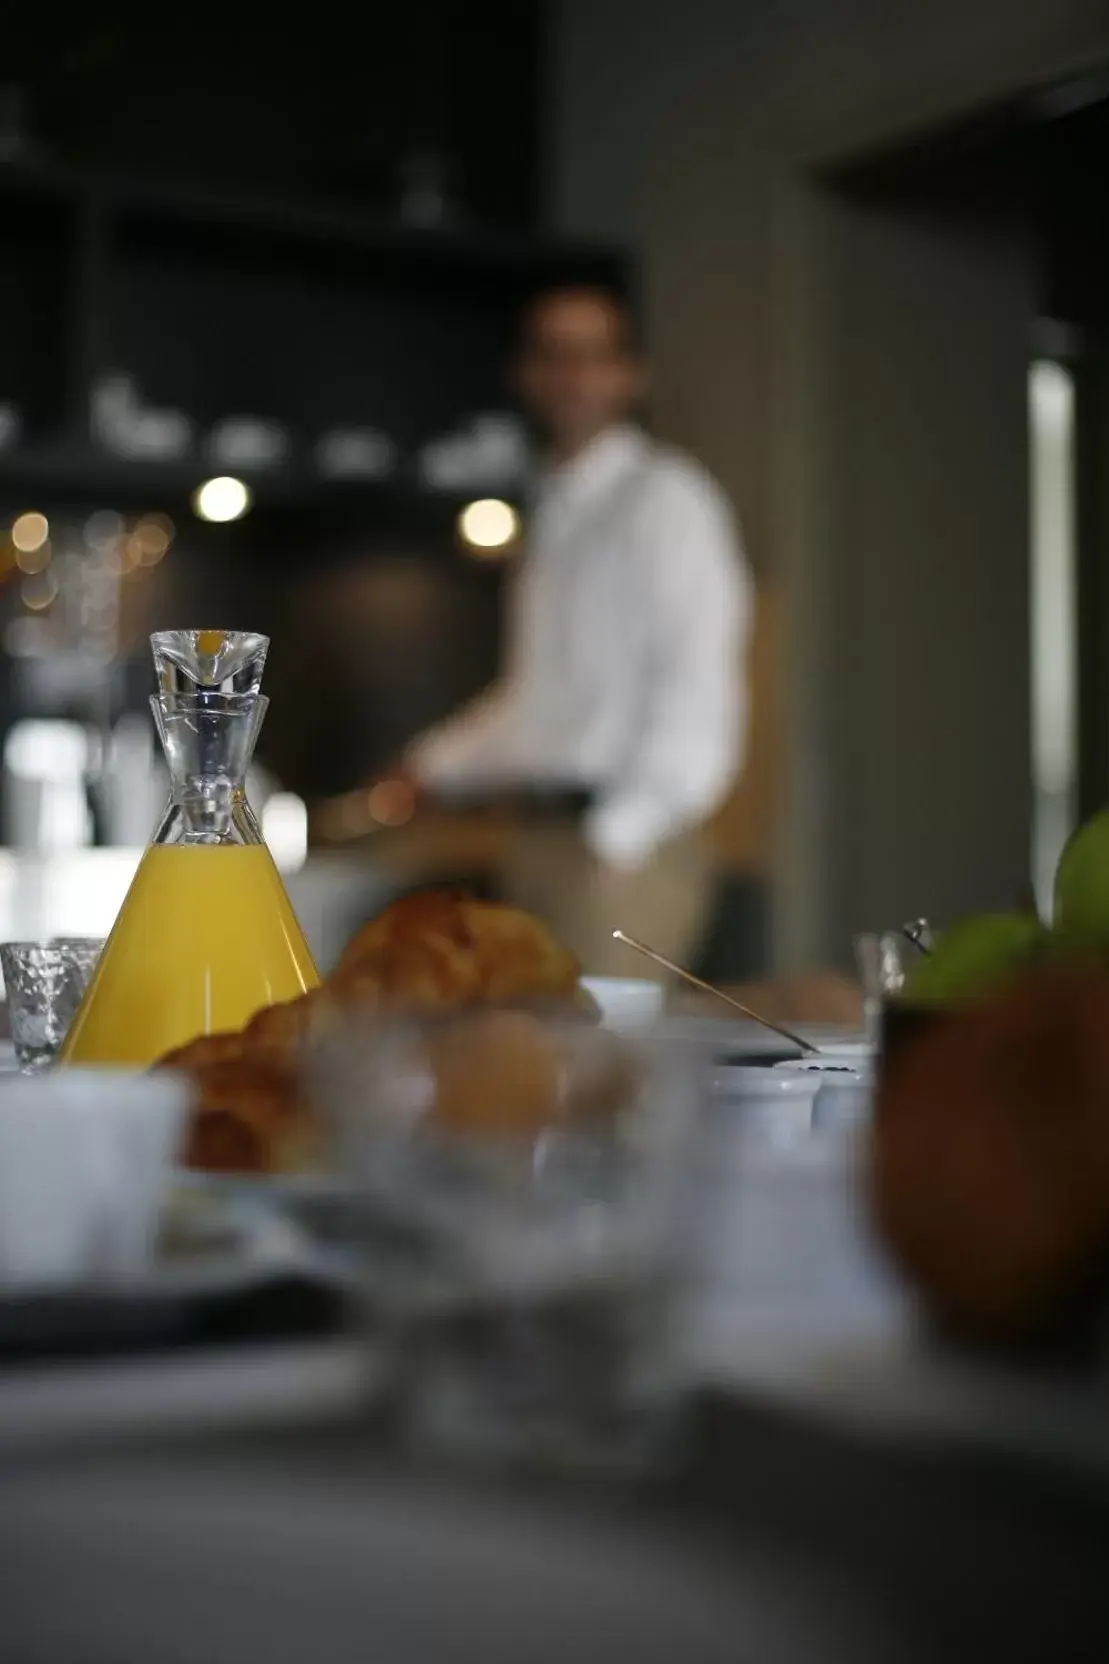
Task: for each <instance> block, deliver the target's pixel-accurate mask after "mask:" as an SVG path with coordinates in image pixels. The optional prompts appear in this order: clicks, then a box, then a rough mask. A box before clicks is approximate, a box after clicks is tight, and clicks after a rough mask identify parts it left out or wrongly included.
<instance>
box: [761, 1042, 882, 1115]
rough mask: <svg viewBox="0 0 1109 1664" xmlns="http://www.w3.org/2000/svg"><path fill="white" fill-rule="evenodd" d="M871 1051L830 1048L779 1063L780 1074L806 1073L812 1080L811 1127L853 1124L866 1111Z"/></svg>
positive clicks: (868, 1095) (867, 1107) (867, 1106)
mask: <svg viewBox="0 0 1109 1664" xmlns="http://www.w3.org/2000/svg"><path fill="white" fill-rule="evenodd" d="M871 1060H872V1053H871V1052H870V1051H869V1049H866V1050H855V1049H851V1050H848V1049H847V1048H843V1049H839V1048H832V1049H829V1050H828V1051H824V1050H822V1051H821V1053H820V1056H819V1057H803V1058H799V1059H798V1060H797V1061H796V1062H790V1063H779V1064H778V1065H777V1066H776V1068H777V1070H779V1071H780V1072H781V1073H783V1074H791V1075H807V1076H809V1077H810V1078H811V1079H813V1080H815V1082H816V1090H815V1092H814V1095H813V1104H812V1125H813V1128H814V1129H815V1130H818V1131H819V1130H823V1129H826V1128H828V1127H853V1126H858V1125H859V1123H860V1122H863V1121H865V1120H866V1119H867V1117H868V1115H869V1114H870V1097H871Z"/></svg>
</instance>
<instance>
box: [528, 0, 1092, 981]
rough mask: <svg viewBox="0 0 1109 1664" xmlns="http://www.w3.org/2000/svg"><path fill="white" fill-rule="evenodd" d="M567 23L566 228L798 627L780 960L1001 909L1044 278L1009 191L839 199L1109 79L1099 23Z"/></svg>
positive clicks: (1039, 19) (796, 6) (1024, 723)
mask: <svg viewBox="0 0 1109 1664" xmlns="http://www.w3.org/2000/svg"><path fill="white" fill-rule="evenodd" d="M555 15H556V17H557V19H558V22H557V26H556V30H555V42H556V71H555V76H554V80H553V83H552V87H553V91H552V97H553V104H552V112H553V116H552V119H553V124H554V133H555V144H554V163H555V165H554V171H553V176H552V181H551V194H550V198H549V201H550V211H551V214H552V218H553V222H554V223H555V224H556V225H557V226H558V227H560V228H561V229H563V230H570V231H573V232H575V233H584V232H587V231H596V230H598V229H599V228H600V227H602V226H603V227H606V228H608V229H609V230H615V231H617V232H618V234H621V235H624V236H626V237H627V238H628V239H629V240H630V241H632V242H633V243H634V244H635V246H636V247H637V249H638V251H639V253H640V255H641V258H642V262H643V283H644V290H645V294H646V299H647V309H648V316H649V320H650V324H651V328H652V331H653V336H654V341H655V348H656V357H657V378H656V389H655V393H656V410H657V413H658V416H659V419H660V422H661V423H662V425H663V426H664V427H666V428H667V429H668V430H669V431H670V432H671V433H673V434H674V435H675V436H676V437H677V438H679V439H680V440H682V441H684V442H685V443H687V444H689V445H690V446H691V447H692V448H694V449H695V450H697V451H698V452H699V454H701V455H702V456H704V457H705V458H706V460H707V461H709V462H710V464H711V465H712V466H713V467H714V468H715V469H716V471H717V472H718V473H719V475H720V476H721V478H722V479H723V480H724V482H725V484H726V485H727V486H728V487H729V489H730V490H731V491H732V492H733V493H734V495H735V497H736V500H737V502H738V503H739V505H740V508H741V511H742V514H743V518H744V523H745V526H746V529H747V536H748V542H749V545H750V549H751V552H752V555H753V558H754V561H755V564H756V567H757V569H758V570H759V571H760V573H761V574H762V576H763V582H764V584H769V585H771V586H772V587H773V589H774V591H775V592H776V597H777V600H778V601H779V603H780V606H781V610H782V614H783V616H784V618H785V619H786V621H787V638H786V640H785V642H784V644H783V652H782V654H781V657H780V660H779V674H780V677H781V687H780V695H781V700H780V702H781V707H782V710H783V713H784V720H785V723H786V728H785V734H784V743H783V745H782V748H781V753H780V768H779V770H778V774H777V779H776V781H775V782H774V783H773V787H772V789H774V790H775V792H776V797H777V828H778V830H777V834H776V838H775V842H774V857H775V866H776V876H777V907H776V915H775V916H776V927H777V932H778V944H777V950H778V955H779V958H780V959H781V960H782V961H783V962H794V961H805V960H811V959H813V958H824V957H835V958H840V959H842V958H845V957H847V956H848V955H849V938H850V934H851V931H852V930H853V929H858V928H861V927H864V926H866V925H870V926H874V925H889V924H890V923H897V922H898V921H899V920H900V919H901V918H902V917H908V916H910V915H912V914H915V913H919V912H928V913H931V915H932V916H933V917H935V918H936V919H937V920H941V921H942V920H943V919H945V918H949V917H952V916H954V915H956V914H957V913H959V912H960V911H963V910H964V909H965V908H966V907H968V906H982V905H991V904H1003V905H1004V904H1007V903H1008V902H1009V901H1011V900H1012V899H1013V896H1014V894H1015V893H1016V892H1018V891H1019V890H1020V888H1021V886H1022V885H1023V884H1024V882H1025V881H1026V878H1027V872H1028V863H1029V844H1030V828H1029V807H1030V790H1029V766H1028V724H1029V712H1028V693H1027V690H1028V629H1027V561H1028V548H1027V500H1026V499H1027V456H1026V392H1025V386H1026V372H1027V366H1028V361H1029V358H1030V355H1031V351H1032V335H1031V328H1032V324H1033V322H1034V319H1035V316H1036V313H1037V311H1038V307H1039V304H1040V297H1039V296H1038V294H1037V292H1036V267H1037V264H1038V262H1037V258H1036V256H1035V255H1034V253H1033V249H1032V246H1031V245H1030V244H1029V242H1028V240H1027V239H1026V237H1025V235H1024V232H1025V229H1026V225H1025V222H1024V221H1023V220H1022V217H1021V214H1020V213H1014V211H1013V206H1012V203H1011V202H1010V200H1009V199H1008V197H1007V195H1006V191H1005V190H1004V189H1003V188H1002V187H1001V185H1000V184H999V185H998V188H997V189H996V190H995V191H993V192H992V194H991V196H990V200H989V202H988V205H987V203H986V202H983V203H981V204H980V205H979V207H978V209H977V210H976V211H975V212H974V213H973V214H971V215H969V216H968V213H967V211H966V207H965V204H963V203H961V202H960V201H959V200H958V198H959V194H960V193H959V191H958V190H955V191H954V193H952V191H951V190H950V189H947V190H946V191H945V189H943V188H939V187H937V190H936V191H935V192H934V193H933V197H932V200H931V201H930V202H928V203H925V202H922V201H920V200H918V186H917V183H916V182H915V181H914V179H913V178H912V177H910V175H911V173H912V170H911V169H908V171H907V172H905V173H904V174H903V177H901V179H900V183H899V184H898V186H897V188H896V189H895V190H894V191H893V192H892V193H891V194H890V195H889V196H888V197H887V199H886V200H885V201H884V202H878V201H875V200H873V199H871V200H870V201H867V202H864V201H862V200H861V199H860V198H859V196H858V195H857V194H855V193H853V192H851V191H850V190H849V189H848V185H847V181H846V179H845V177H844V175H843V172H842V166H843V165H844V164H846V163H847V162H849V161H850V162H853V163H858V164H861V163H863V162H864V161H871V162H873V161H874V160H875V159H877V158H879V157H881V156H886V155H889V154H890V153H891V152H893V151H894V150H896V149H898V148H900V147H903V146H904V144H905V141H906V140H907V139H908V138H909V137H910V136H914V137H915V138H916V139H917V140H923V141H927V142H928V144H929V145H930V146H933V147H938V148H939V149H940V150H942V149H943V144H944V143H945V142H946V140H945V139H944V135H945V134H946V133H947V132H948V131H949V130H950V129H951V128H952V127H959V126H961V125H963V124H964V123H965V122H966V121H967V120H971V121H972V122H973V123H974V124H977V122H978V121H979V120H980V118H981V116H982V115H983V113H986V114H987V115H989V116H992V115H993V113H995V112H996V111H997V110H998V109H999V108H1000V107H1001V106H1004V105H1006V104H1007V103H1008V102H1010V101H1012V100H1014V99H1015V100H1017V101H1018V103H1020V102H1021V101H1022V100H1024V101H1026V102H1024V103H1022V104H1021V108H1022V111H1023V115H1022V118H1021V119H1022V121H1026V122H1031V121H1034V120H1037V119H1039V114H1040V113H1041V112H1039V111H1038V110H1037V105H1036V100H1037V98H1038V94H1039V89H1041V88H1047V87H1051V86H1052V85H1053V84H1054V83H1056V82H1058V81H1061V80H1064V79H1065V78H1067V77H1068V76H1071V75H1074V74H1077V73H1079V72H1080V71H1082V70H1084V69H1086V68H1088V67H1090V66H1092V65H1095V64H1097V63H1100V62H1102V61H1104V59H1105V58H1106V57H1107V56H1109V17H1107V16H1106V13H1105V9H1104V7H1103V6H1102V5H1101V4H1095V3H1093V0H1067V3H1065V4H1062V5H1059V4H1055V3H1050V4H1049V3H1048V0H1043V3H1039V0H1025V3H1024V4H1022V5H1020V6H1012V5H1002V4H998V3H995V0H967V3H960V4H955V3H953V0H944V3H941V4H938V5H933V6H929V7H926V8H913V7H903V6H889V5H884V4H880V3H877V0H840V3H838V4H836V5H834V6H829V5H824V4H818V3H816V0H791V3H789V4H786V3H782V4H776V5H770V6H760V7H747V8H736V7H733V6H730V5H726V4H723V3H716V0H690V4H687V5H683V6H682V7H680V8H678V7H674V6H669V5H665V4H662V3H656V4H650V3H648V4H639V5H635V6H632V5H630V4H609V5H606V6H591V5H588V4H586V3H584V0H561V3H560V4H559V5H558V6H556V8H555ZM617 83H618V84H619V88H620V93H619V96H618V97H617V96H615V95H614V93H613V88H614V86H616V85H617ZM990 125H991V123H990V121H987V123H986V126H987V130H989V129H990ZM941 141H943V142H941ZM975 142H976V143H977V144H978V145H979V151H977V152H976V154H979V153H986V154H994V151H993V149H992V140H991V139H988V138H986V137H982V138H980V139H978V140H976V141H975ZM900 165H901V164H899V166H900ZM964 165H965V164H964ZM837 166H838V168H839V170H840V171H838V172H837V171H836V169H837ZM956 171H957V170H956Z"/></svg>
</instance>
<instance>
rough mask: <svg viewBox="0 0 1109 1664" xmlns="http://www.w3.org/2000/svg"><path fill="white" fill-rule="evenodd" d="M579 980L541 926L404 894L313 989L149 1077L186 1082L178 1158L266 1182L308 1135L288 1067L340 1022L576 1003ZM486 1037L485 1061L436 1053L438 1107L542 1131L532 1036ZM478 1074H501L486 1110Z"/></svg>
mask: <svg viewBox="0 0 1109 1664" xmlns="http://www.w3.org/2000/svg"><path fill="white" fill-rule="evenodd" d="M579 969H580V967H579V965H578V962H577V960H576V959H575V958H574V956H573V955H572V954H570V953H567V952H566V950H565V949H564V948H562V947H560V945H559V944H558V942H557V941H556V940H555V938H554V937H553V936H552V934H551V932H550V931H549V930H548V929H547V927H546V926H545V925H544V924H542V923H541V922H540V920H538V919H535V918H532V917H531V915H530V914H528V913H524V912H522V911H520V910H519V909H518V908H514V907H507V906H503V905H501V904H499V903H495V902H485V901H478V900H475V899H473V898H471V897H468V896H466V895H463V894H460V893H458V892H456V891H452V890H425V891H421V892H418V893H416V894H414V895H410V896H405V897H403V898H402V899H401V900H399V901H396V902H394V903H393V904H392V905H391V906H389V907H387V908H386V909H385V910H384V912H382V913H381V914H379V915H378V917H377V918H375V919H372V920H371V921H370V922H369V923H368V924H366V925H364V926H363V928H362V929H361V930H359V931H358V933H357V934H356V935H355V936H354V938H353V939H352V941H351V942H350V943H349V945H348V947H347V949H346V951H345V952H344V954H343V956H342V958H341V959H340V961H339V964H338V966H337V967H336V969H335V971H334V973H333V974H332V976H331V977H329V978H328V980H327V982H326V983H325V984H324V985H323V986H322V987H321V988H317V989H315V990H313V991H312V992H311V993H308V994H304V995H302V996H301V997H300V998H299V999H296V1000H291V1001H288V1002H286V1003H283V1004H280V1005H272V1006H268V1007H267V1008H266V1009H265V1010H263V1011H259V1012H258V1013H257V1015H256V1016H254V1017H252V1018H251V1020H250V1022H249V1023H248V1024H247V1025H246V1027H245V1028H244V1029H243V1030H242V1032H241V1033H239V1034H213V1035H205V1036H202V1037H200V1038H198V1039H196V1040H194V1041H191V1042H190V1043H189V1045H187V1046H182V1047H179V1048H178V1049H177V1050H176V1051H174V1052H171V1053H170V1054H169V1055H168V1056H166V1057H164V1058H163V1059H162V1060H161V1062H160V1064H159V1065H158V1067H160V1068H172V1069H183V1070H186V1071H188V1072H189V1073H190V1074H192V1075H193V1077H194V1080H195V1083H196V1088H197V1107H196V1110H195V1112H194V1117H193V1124H192V1129H191V1133H190V1137H189V1144H188V1150H187V1160H188V1162H189V1164H190V1165H191V1166H196V1167H202V1168H207V1169H209V1170H214V1171H238V1172H250V1173H265V1172H275V1171H282V1170H285V1169H287V1168H288V1167H290V1166H295V1165H297V1164H303V1163H304V1162H305V1161H306V1160H308V1159H310V1156H311V1153H312V1152H313V1150H314V1148H315V1145H316V1143H317V1142H318V1129H317V1127H316V1124H315V1122H314V1119H313V1117H312V1115H311V1112H310V1109H309V1107H308V1106H307V1105H306V1103H305V1102H304V1100H303V1098H302V1096H301V1094H300V1091H299V1088H298V1079H299V1075H300V1064H301V1061H302V1059H303V1056H304V1054H305V1052H306V1051H309V1050H311V1048H312V1047H314V1046H316V1045H318V1044H319V1043H320V1041H321V1040H323V1039H325V1038H326V1037H327V1035H328V1034H330V1033H332V1032H334V1030H335V1029H336V1028H337V1027H338V1026H340V1025H342V1024H344V1023H346V1022H349V1021H350V1020H351V1017H352V1015H356V1014H359V1013H361V1014H365V1015H370V1014H373V1013H376V1012H397V1013H403V1012H409V1013H415V1014H422V1015H426V1014H428V1013H433V1012H450V1011H455V1010H460V1009H464V1008H466V1007H468V1006H475V1005H477V1006H481V1005H487V1006H497V1005H534V1004H541V1003H558V1004H562V1005H565V1004H570V1003H573V1004H576V1005H579V1006H580V1005H581V1003H582V1000H583V996H582V995H581V993H580V990H579V987H578V973H579ZM586 1003H588V1002H586ZM493 1039H494V1042H495V1043H494V1044H493V1046H492V1051H491V1052H490V1051H489V1050H488V1049H487V1050H486V1051H484V1052H482V1051H481V1050H480V1047H479V1048H478V1049H477V1050H475V1049H474V1047H473V1046H471V1045H470V1044H469V1043H468V1042H464V1041H460V1042H458V1043H457V1045H456V1046H455V1048H454V1049H453V1050H452V1049H451V1047H450V1046H448V1051H447V1054H446V1055H445V1056H444V1070H445V1079H444V1090H443V1094H442V1104H443V1115H444V1116H445V1117H446V1119H447V1120H448V1121H450V1122H451V1123H452V1124H456V1125H458V1126H460V1127H462V1126H471V1125H475V1124H477V1123H478V1122H479V1121H480V1120H481V1118H482V1115H483V1114H484V1116H485V1121H486V1124H487V1123H488V1120H489V1114H490V1110H491V1109H492V1110H493V1111H495V1113H494V1114H493V1120H494V1121H496V1123H497V1124H498V1125H499V1126H501V1127H502V1128H503V1127H504V1126H505V1124H506V1122H507V1121H508V1120H509V1119H511V1117H512V1116H513V1115H517V1116H518V1115H520V1114H522V1115H524V1117H525V1119H531V1120H535V1119H536V1118H538V1119H540V1120H541V1119H542V1118H543V1116H544V1115H546V1114H547V1113H548V1111H549V1108H550V1105H551V1103H552V1102H553V1098H552V1093H554V1091H555V1083H554V1079H553V1075H554V1067H553V1064H552V1062H551V1059H550V1058H549V1057H548V1056H547V1055H546V1053H545V1051H544V1047H543V1041H542V1034H541V1031H540V1030H538V1028H536V1029H535V1030H532V1031H528V1030H525V1029H522V1028H520V1027H519V1025H517V1026H515V1027H513V1026H512V1024H511V1023H510V1024H509V1025H508V1026H507V1027H503V1026H502V1027H501V1028H500V1029H498V1030H496V1031H495V1034H494V1035H493ZM486 1064H496V1065H498V1066H500V1065H503V1070H504V1072H506V1085H505V1089H504V1090H502V1091H501V1092H500V1093H499V1095H498V1096H497V1102H496V1104H492V1105H491V1104H490V1103H489V1101H488V1091H487V1090H486V1083H487V1081H488V1078H489V1070H488V1069H487V1068H486V1067H485V1065H486ZM479 1100H481V1101H484V1102H485V1110H484V1111H483V1110H482V1107H481V1101H479ZM510 1100H511V1101H510Z"/></svg>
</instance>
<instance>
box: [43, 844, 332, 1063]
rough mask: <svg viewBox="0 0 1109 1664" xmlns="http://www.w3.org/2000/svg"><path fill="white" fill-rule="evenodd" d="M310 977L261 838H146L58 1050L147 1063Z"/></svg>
mask: <svg viewBox="0 0 1109 1664" xmlns="http://www.w3.org/2000/svg"><path fill="white" fill-rule="evenodd" d="M318 982H319V976H318V975H317V972H316V967H315V965H314V964H313V961H312V955H311V953H310V952H309V949H308V944H307V942H306V941H305V940H304V935H303V932H302V931H301V928H300V926H299V925H298V924H297V921H296V917H295V915H294V913H293V909H292V906H291V905H290V902H289V898H288V896H287V894H286V892H285V886H284V885H283V884H282V882H281V878H280V875H279V874H278V871H277V868H276V867H275V866H274V864H273V860H272V858H271V856H270V852H269V850H268V849H267V848H266V846H265V845H264V844H253V845H252V844H196V845H192V846H190V845H188V844H169V845H165V846H157V845H156V846H154V847H152V848H151V849H148V850H147V852H146V854H145V855H144V856H143V860H142V865H141V866H140V867H139V870H138V872H137V873H136V874H135V881H134V883H133V884H132V886H131V889H130V891H129V892H128V896H127V900H126V901H125V902H124V905H123V909H122V911H121V912H120V915H119V918H118V919H117V920H116V925H115V929H114V930H113V931H112V934H111V936H110V937H109V938H108V941H107V944H106V945H105V948H104V951H103V953H102V954H101V956H100V962H99V964H98V966H97V968H96V972H95V975H94V977H93V980H92V983H91V986H90V988H89V991H88V994H87V996H86V998H85V1001H84V1004H83V1006H82V1008H81V1010H80V1011H79V1012H78V1014H77V1017H76V1018H75V1020H74V1023H73V1027H72V1029H71V1030H70V1033H69V1036H68V1039H67V1041H66V1047H65V1059H66V1061H67V1062H70V1063H123V1064H127V1063H134V1064H147V1063H152V1062H153V1061H154V1060H155V1059H156V1058H159V1057H162V1056H163V1055H164V1054H165V1053H166V1052H168V1051H172V1050H173V1048H174V1047H175V1046H180V1045H183V1044H184V1043H185V1041H187V1040H191V1039H193V1038H194V1037H195V1036H196V1035H198V1034H217V1033H220V1032H222V1031H224V1030H233V1029H238V1028H242V1027H243V1025H244V1024H245V1023H246V1022H248V1021H249V1019H250V1018H251V1017H253V1015H254V1013H255V1012H256V1011H260V1010H261V1009H262V1007H263V1006H266V1005H273V1004H274V1003H275V1002H276V1001H278V1000H291V999H295V998H296V997H297V995H298V994H303V993H304V992H305V990H306V989H308V988H314V987H316V985H317V984H318Z"/></svg>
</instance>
